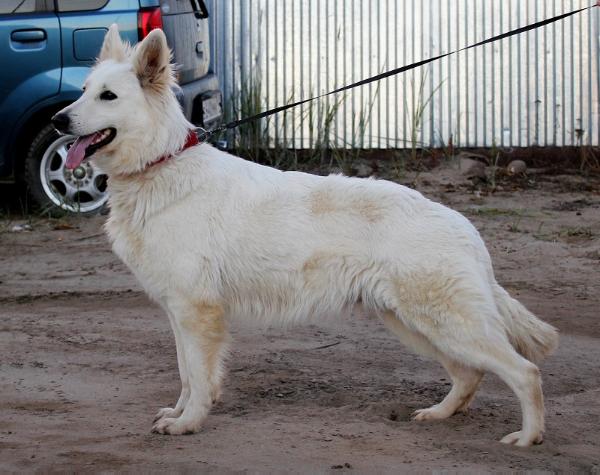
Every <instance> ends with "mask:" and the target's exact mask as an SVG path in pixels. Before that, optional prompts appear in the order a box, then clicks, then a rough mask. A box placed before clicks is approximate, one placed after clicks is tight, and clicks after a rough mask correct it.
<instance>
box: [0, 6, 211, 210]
mask: <svg viewBox="0 0 600 475" xmlns="http://www.w3.org/2000/svg"><path fill="white" fill-rule="evenodd" d="M207 18H208V11H207V9H206V5H205V4H204V2H203V1H202V0H2V1H0V65H1V69H2V71H0V123H1V124H2V125H1V127H0V179H1V180H2V181H7V180H11V181H21V180H22V181H24V182H25V183H26V184H27V188H28V190H29V193H30V195H31V197H32V198H33V199H34V200H35V201H36V202H37V204H38V205H40V207H41V208H42V209H43V210H48V211H52V210H55V209H57V208H61V209H63V210H66V211H71V212H81V213H93V212H96V211H98V210H99V209H101V208H102V206H103V205H104V203H105V202H106V200H107V198H108V196H107V193H106V182H107V177H106V175H104V174H103V173H102V171H101V170H98V169H96V168H94V167H93V166H92V165H91V164H84V165H82V166H81V167H79V169H76V170H74V171H73V172H71V171H69V170H67V169H66V168H65V167H64V164H65V157H66V154H67V150H68V147H69V146H70V145H71V143H72V142H73V139H72V138H71V137H65V136H59V135H58V134H57V132H56V131H55V129H54V127H53V126H52V125H51V123H50V118H51V117H52V116H53V115H54V114H55V113H56V112H57V111H58V110H60V109H62V108H63V107H65V106H66V105H68V104H69V103H71V102H73V101H75V100H77V98H78V97H79V95H80V94H81V86H82V84H83V81H84V79H85V78H86V76H87V75H88V73H89V68H90V67H91V66H92V65H93V64H94V61H95V58H96V56H97V55H98V53H99V51H100V47H101V45H102V41H103V38H104V34H105V32H106V31H107V29H108V27H109V26H110V25H111V24H112V23H117V24H118V25H119V30H120V32H121V36H122V37H123V39H125V40H128V41H129V42H131V43H132V44H133V43H136V42H138V41H139V40H141V39H142V38H144V36H146V35H147V34H148V33H149V32H150V31H151V30H152V29H154V28H162V29H163V30H164V32H165V34H166V36H167V39H168V41H169V45H170V47H171V48H172V49H173V54H174V61H175V63H176V64H177V65H178V79H179V84H180V85H181V89H180V90H178V91H177V94H178V97H179V99H180V102H181V105H182V107H183V110H184V111H185V114H186V116H187V118H188V119H189V120H190V121H191V122H193V123H194V124H197V125H200V126H203V127H206V128H208V127H211V126H213V125H214V124H215V123H217V122H218V121H220V120H221V117H222V105H221V92H220V89H219V82H218V80H217V78H216V76H215V75H214V74H213V73H212V72H211V70H210V45H209V34H208V28H209V25H208V20H207Z"/></svg>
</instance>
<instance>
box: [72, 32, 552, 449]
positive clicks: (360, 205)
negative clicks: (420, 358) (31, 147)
mask: <svg viewBox="0 0 600 475" xmlns="http://www.w3.org/2000/svg"><path fill="white" fill-rule="evenodd" d="M113 33H114V32H113ZM160 35H162V33H160V32H154V33H153V34H152V35H151V36H154V37H155V38H154V41H162V39H161V38H159V36H160ZM114 40H115V38H114V36H113V37H112V39H111V40H110V41H114ZM107 41H108V40H107ZM161 44H162V43H161ZM164 47H165V48H166V43H164ZM114 48H115V46H114V45H112V46H111V47H110V48H107V50H111V49H113V50H114ZM141 48H142V47H139V48H137V49H136V50H134V51H132V52H131V51H127V56H126V59H122V58H121V59H119V57H117V60H113V59H110V58H106V57H105V58H104V61H103V62H101V63H100V64H99V65H98V66H97V67H96V68H95V70H94V71H93V72H92V74H91V76H90V77H89V79H88V81H87V90H86V93H85V94H84V95H83V97H82V98H81V99H80V100H79V101H77V102H76V103H75V104H73V105H72V106H70V107H69V108H67V112H70V113H71V114H72V119H73V120H74V121H75V122H76V123H77V127H78V129H77V130H76V133H91V132H93V131H94V130H97V129H103V128H106V127H109V126H110V127H115V128H116V129H117V131H118V135H117V139H116V140H115V142H113V143H112V144H110V145H109V146H108V147H106V149H104V150H101V151H100V152H98V154H97V156H96V157H95V160H96V164H97V165H99V166H101V167H103V168H104V169H105V170H106V171H107V172H108V173H109V176H110V193H111V207H112V209H111V216H110V218H109V220H108V223H107V231H108V234H109V236H110V239H111V241H112V243H113V248H114V251H115V252H116V253H117V255H118V256H119V257H120V258H121V259H122V260H123V261H124V262H125V263H126V264H127V265H128V266H129V267H130V269H131V270H132V271H133V272H134V273H135V275H136V276H137V278H138V279H139V280H140V282H141V284H142V285H143V287H144V289H145V290H146V291H147V292H148V294H149V295H150V296H151V297H152V298H154V299H155V300H156V301H158V302H159V303H160V304H161V305H162V306H163V307H164V308H165V309H166V312H167V314H168V315H169V318H170V321H171V324H172V327H173V331H174V334H175V338H176V342H177V353H178V361H179V367H180V373H181V379H182V394H181V397H180V399H179V401H178V403H177V405H176V407H175V408H173V409H170V408H166V409H163V410H161V411H160V412H159V414H158V416H157V421H156V425H155V427H154V430H155V431H157V432H160V433H170V434H181V433H186V432H194V431H197V430H199V429H200V427H201V424H202V421H203V419H204V418H205V416H206V414H207V412H208V410H209V408H210V405H211V402H212V400H213V399H215V398H217V397H218V396H219V393H220V385H221V378H222V373H223V369H222V361H223V358H224V356H225V353H226V347H227V342H228V335H227V324H228V323H229V322H231V321H234V320H235V319H244V320H253V321H260V322H269V323H271V322H278V323H295V322H306V321H311V322H317V321H319V320H320V319H322V318H324V316H326V315H347V314H348V312H347V309H348V308H349V307H351V306H352V305H354V304H355V303H356V302H357V301H362V302H363V304H364V305H365V306H366V307H367V308H369V309H371V310H372V311H373V312H374V313H376V314H377V315H379V316H380V317H381V318H382V320H383V321H384V322H385V323H386V325H387V326H388V327H389V328H390V329H391V330H392V331H393V332H394V333H396V334H397V335H398V337H399V338H400V340H402V341H403V342H404V343H406V344H407V345H409V346H410V347H412V348H413V349H415V350H416V351H419V352H420V353H423V354H426V355H429V356H432V357H434V358H437V359H438V360H439V361H440V362H441V363H442V364H443V365H444V367H445V368H446V369H447V370H448V372H449V373H450V375H451V377H452V380H453V382H454V386H453V388H452V390H451V392H450V394H449V395H448V396H447V397H446V399H445V400H444V401H443V402H442V403H440V404H438V405H436V406H433V407H432V408H430V409H426V410H422V411H417V414H416V417H415V418H416V419H417V420H428V419H441V418H445V417H448V416H450V415H452V414H454V413H455V412H456V411H459V410H465V409H466V408H467V406H468V404H469V402H470V401H471V399H472V397H473V395H474V393H475V390H476V389H477V385H478V383H479V381H480V380H481V377H482V375H483V372H485V371H491V372H494V373H496V374H497V375H499V376H500V377H501V378H502V379H503V380H504V381H505V382H506V383H507V384H508V385H509V386H510V387H511V388H512V389H513V390H514V391H515V393H516V394H517V396H518V397H519V399H520V401H521V406H522V410H523V429H522V431H520V432H517V433H514V434H510V435H509V436H507V437H505V438H504V439H503V441H504V442H507V443H515V444H517V445H522V446H526V445H530V444H532V443H536V442H540V441H541V439H542V433H543V430H544V414H543V400H542V392H541V381H540V376H539V371H538V369H537V367H536V366H535V365H534V364H533V363H532V362H530V361H528V360H527V359H525V358H524V357H523V356H521V355H520V354H518V353H517V351H516V350H515V347H517V348H519V351H521V353H523V354H526V355H527V354H532V355H537V356H539V357H542V356H544V355H545V354H547V353H549V352H550V351H551V350H552V349H553V348H554V347H555V346H556V341H557V336H556V332H555V330H554V329H553V328H552V327H550V326H549V325H546V324H544V323H542V322H540V321H539V320H537V319H536V317H534V316H533V315H532V314H531V313H529V312H527V311H526V310H525V309H524V308H523V307H522V306H521V305H520V304H518V302H516V301H514V300H512V299H511V298H510V297H509V296H508V294H506V293H505V292H504V290H503V289H501V287H500V286H499V285H498V284H497V282H496V280H495V278H494V273H493V270H492V265H491V261H490V257H489V255H488V252H487V250H486V248H485V245H484V243H483V242H482V240H481V238H480V236H479V234H478V232H477V231H476V229H475V228H474V227H473V226H472V225H471V224H470V222H469V221H468V220H467V219H466V218H464V217H463V216H462V215H460V214H459V213H457V212H455V211H452V210H450V209H448V208H446V207H444V206H442V205H440V204H438V203H434V202H432V201H430V200H428V199H426V198H424V197H423V196H422V195H421V194H420V193H418V192H416V191H414V190H411V189H409V188H406V187H403V186H400V185H397V184H394V183H390V182H387V181H379V180H372V179H369V180H362V179H355V178H347V177H343V176H335V175H334V176H329V177H320V176H313V175H309V174H305V173H297V172H282V171H278V170H275V169H272V168H268V167H265V166H261V165H257V164H255V163H251V162H248V161H244V160H242V159H240V158H237V157H234V156H231V155H229V154H227V153H224V152H221V151H219V150H217V149H215V148H213V147H211V146H210V145H207V144H203V145H199V146H196V147H193V148H191V149H187V150H185V151H183V152H181V153H179V154H178V155H177V157H176V158H174V159H172V160H170V161H168V162H166V163H164V164H160V165H157V166H153V167H149V168H145V167H146V166H147V164H149V163H150V162H153V161H154V160H156V158H157V157H160V156H162V155H164V154H169V153H174V152H176V150H178V149H180V148H181V147H182V145H183V143H184V141H185V134H186V132H187V130H188V128H189V127H190V125H189V124H188V123H187V121H186V120H185V118H184V117H183V115H182V113H181V110H180V108H179V106H178V104H177V102H176V100H175V97H174V95H173V94H172V92H171V90H170V89H168V88H166V89H165V90H163V91H162V92H161V94H160V97H156V91H147V90H144V88H143V87H142V86H141V85H140V82H139V81H138V79H136V73H134V71H133V68H134V66H133V64H134V62H135V61H134V59H135V55H136V54H140V53H139V51H140V49H141ZM117 51H120V50H119V49H118V48H117ZM119 54H120V53H117V56H118V55H119ZM132 58H133V59H132ZM138 59H139V58H138ZM104 87H109V88H111V90H113V88H114V90H115V92H116V93H117V95H119V97H120V98H121V97H122V98H123V99H122V100H121V101H120V102H116V101H115V103H112V104H98V103H96V101H95V99H94V97H95V95H96V94H98V91H100V90H101V89H102V88H104ZM519 319H520V320H522V322H521V323H515V321H516V322H518V321H519ZM531 332H537V336H536V335H532V334H531ZM511 343H512V344H511ZM513 345H514V346H513ZM527 345H534V346H535V348H530V349H529V350H528V351H529V352H528V353H527V352H526V351H527V350H526V349H525V350H524V349H523V347H526V346H527Z"/></svg>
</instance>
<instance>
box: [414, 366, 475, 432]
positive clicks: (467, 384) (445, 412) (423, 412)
mask: <svg viewBox="0 0 600 475" xmlns="http://www.w3.org/2000/svg"><path fill="white" fill-rule="evenodd" d="M440 362H441V363H442V365H443V366H444V368H446V371H448V374H449V375H450V378H451V379H452V389H451V390H450V392H449V393H448V395H447V396H446V397H445V398H444V400H443V401H442V402H440V403H439V404H436V405H434V406H431V407H429V408H427V409H419V410H418V411H415V417H414V419H415V420H416V421H430V420H436V419H446V418H447V417H450V416H452V415H453V414H456V413H457V412H466V410H467V408H468V407H469V404H470V403H471V401H472V400H473V397H474V396H475V391H477V387H478V386H479V382H480V381H481V378H482V377H483V372H481V371H479V370H476V369H473V368H469V367H467V366H463V365H461V364H459V363H456V362H455V361H452V360H450V359H448V358H445V357H442V358H440Z"/></svg>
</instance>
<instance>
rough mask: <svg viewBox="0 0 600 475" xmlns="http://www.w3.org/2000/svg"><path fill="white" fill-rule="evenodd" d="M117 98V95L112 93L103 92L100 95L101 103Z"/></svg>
mask: <svg viewBox="0 0 600 475" xmlns="http://www.w3.org/2000/svg"><path fill="white" fill-rule="evenodd" d="M116 98H117V95H116V94H115V93H114V92H112V91H104V92H103V93H102V94H100V99H102V100H103V101H114V100H115V99H116Z"/></svg>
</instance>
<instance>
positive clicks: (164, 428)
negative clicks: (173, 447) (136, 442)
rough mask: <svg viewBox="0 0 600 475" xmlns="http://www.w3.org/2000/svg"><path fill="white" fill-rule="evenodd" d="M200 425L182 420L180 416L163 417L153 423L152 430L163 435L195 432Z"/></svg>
mask: <svg viewBox="0 0 600 475" xmlns="http://www.w3.org/2000/svg"><path fill="white" fill-rule="evenodd" d="M200 427H201V424H200V423H197V422H194V421H189V420H184V419H183V418H181V417H177V418H173V417H164V418H162V419H159V420H158V421H157V422H156V423H155V424H154V427H152V432H154V433H155V434H165V435H185V434H195V433H196V432H198V431H199V430H200Z"/></svg>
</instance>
